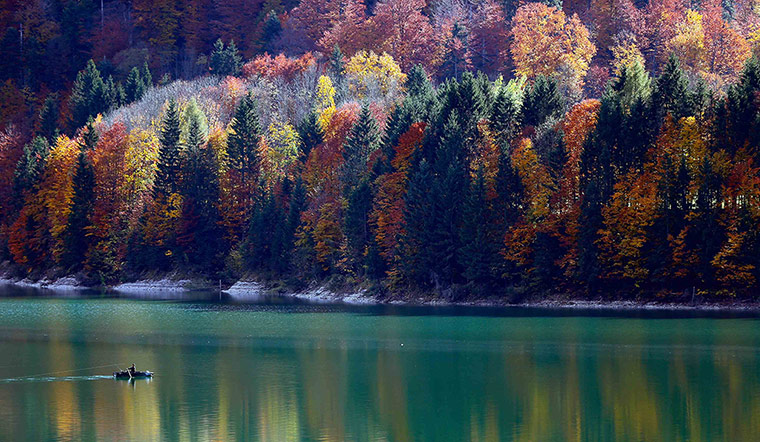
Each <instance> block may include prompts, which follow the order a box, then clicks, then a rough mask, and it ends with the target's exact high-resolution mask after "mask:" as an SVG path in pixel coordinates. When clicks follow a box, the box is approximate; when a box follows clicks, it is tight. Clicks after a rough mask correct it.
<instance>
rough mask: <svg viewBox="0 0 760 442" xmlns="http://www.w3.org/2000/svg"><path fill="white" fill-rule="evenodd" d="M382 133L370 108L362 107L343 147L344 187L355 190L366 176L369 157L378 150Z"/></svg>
mask: <svg viewBox="0 0 760 442" xmlns="http://www.w3.org/2000/svg"><path fill="white" fill-rule="evenodd" d="M379 142H380V131H379V128H378V126H377V122H376V121H375V119H374V118H373V117H372V113H371V112H370V110H369V107H368V106H364V107H362V111H361V113H360V114H359V119H358V120H357V121H356V123H355V124H354V126H353V127H352V128H351V131H350V132H349V134H348V137H347V139H346V144H345V145H344V146H343V159H344V163H343V185H344V186H345V188H346V189H349V190H350V189H353V187H354V186H356V185H357V183H358V182H359V180H360V179H361V178H362V176H363V175H364V174H365V172H366V169H367V161H368V160H369V156H370V155H371V154H372V152H374V151H375V149H377V148H378V146H379Z"/></svg>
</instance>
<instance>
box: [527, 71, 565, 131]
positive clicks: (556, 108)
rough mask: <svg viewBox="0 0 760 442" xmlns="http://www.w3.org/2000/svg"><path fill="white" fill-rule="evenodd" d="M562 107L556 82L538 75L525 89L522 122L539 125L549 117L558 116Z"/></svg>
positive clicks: (528, 124)
mask: <svg viewBox="0 0 760 442" xmlns="http://www.w3.org/2000/svg"><path fill="white" fill-rule="evenodd" d="M564 107H565V103H564V99H563V98H562V95H561V94H560V93H559V90H558V89H557V82H556V81H555V80H554V79H553V78H551V77H545V76H543V75H539V76H538V77H537V78H536V80H535V81H534V82H533V85H531V86H530V87H528V88H527V90H526V91H525V98H524V100H523V107H522V109H523V116H524V123H525V125H527V126H540V125H541V124H543V123H544V122H545V121H546V120H548V119H550V118H558V117H560V116H561V114H562V111H563V110H564Z"/></svg>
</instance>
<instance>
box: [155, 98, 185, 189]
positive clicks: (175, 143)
mask: <svg viewBox="0 0 760 442" xmlns="http://www.w3.org/2000/svg"><path fill="white" fill-rule="evenodd" d="M180 124H181V122H180V114H179V109H178V108H177V102H176V101H175V100H174V99H171V100H169V105H168V107H167V108H166V113H165V114H164V118H163V120H162V122H161V133H160V134H159V142H160V144H161V146H160V148H159V153H158V170H157V171H156V181H155V184H154V187H153V188H154V191H155V192H157V193H161V194H163V195H165V196H168V195H171V194H173V193H176V192H177V190H178V184H179V182H178V180H179V171H180V167H181V163H180V161H181V154H182V145H181V144H180V135H181V128H180Z"/></svg>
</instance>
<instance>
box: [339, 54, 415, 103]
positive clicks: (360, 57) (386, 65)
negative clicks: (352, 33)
mask: <svg viewBox="0 0 760 442" xmlns="http://www.w3.org/2000/svg"><path fill="white" fill-rule="evenodd" d="M346 76H347V78H348V87H349V90H350V91H351V92H353V93H355V94H356V95H357V96H359V97H360V98H365V97H366V96H367V94H368V93H369V91H370V90H371V89H372V87H376V88H379V90H380V92H381V93H382V94H387V93H388V92H389V91H390V90H391V88H394V87H396V88H399V87H400V86H401V85H402V84H403V83H404V81H406V75H405V74H404V73H403V72H401V68H400V67H399V65H398V63H396V61H395V60H394V59H393V57H391V56H390V55H388V54H386V53H383V54H382V55H378V54H376V53H374V52H373V51H369V52H367V51H359V52H357V53H356V54H354V56H353V57H351V58H350V59H349V60H348V63H346Z"/></svg>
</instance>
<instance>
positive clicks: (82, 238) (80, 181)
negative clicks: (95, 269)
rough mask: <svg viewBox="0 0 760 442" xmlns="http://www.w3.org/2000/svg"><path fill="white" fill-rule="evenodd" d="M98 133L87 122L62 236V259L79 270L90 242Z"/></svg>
mask: <svg viewBox="0 0 760 442" xmlns="http://www.w3.org/2000/svg"><path fill="white" fill-rule="evenodd" d="M97 140H98V134H97V132H96V131H95V129H94V127H93V125H92V124H91V123H90V124H88V125H87V127H86V128H85V132H84V133H83V135H82V142H81V144H80V152H79V156H78V158H77V164H76V170H75V171H74V178H73V181H72V189H73V196H72V199H71V208H70V212H69V219H68V225H67V227H66V233H65V236H64V251H65V253H64V256H63V259H62V262H63V263H64V264H65V265H68V266H70V267H72V268H74V269H81V267H82V265H83V264H84V262H85V260H86V257H87V251H88V250H89V249H90V245H91V243H92V240H91V237H90V235H89V233H88V231H87V230H88V227H89V226H90V225H91V217H92V213H93V209H94V201H95V194H94V192H95V170H94V168H93V166H92V159H91V155H92V151H93V150H94V149H95V146H96V145H97Z"/></svg>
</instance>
